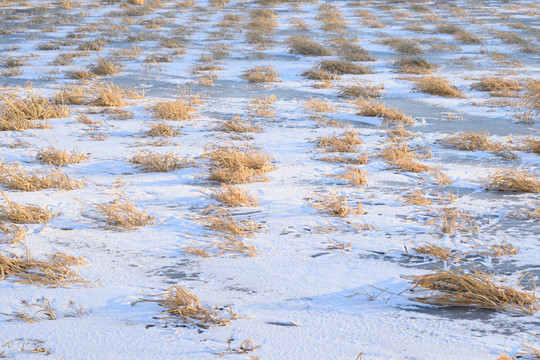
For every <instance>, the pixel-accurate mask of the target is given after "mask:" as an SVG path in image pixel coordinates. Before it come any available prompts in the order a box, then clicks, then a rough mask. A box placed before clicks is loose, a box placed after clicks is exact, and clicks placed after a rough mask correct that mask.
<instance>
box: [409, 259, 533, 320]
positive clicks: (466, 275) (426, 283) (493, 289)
mask: <svg viewBox="0 0 540 360" xmlns="http://www.w3.org/2000/svg"><path fill="white" fill-rule="evenodd" d="M407 278H409V279H412V284H413V285H414V287H413V290H414V289H416V288H418V287H419V288H421V290H416V291H426V290H435V291H437V292H438V294H430V295H429V296H425V297H414V298H412V300H414V301H418V302H422V303H426V304H431V305H440V306H467V307H476V308H483V309H494V310H503V311H511V312H518V313H524V314H528V315H532V314H534V313H535V312H536V311H538V309H539V306H538V298H537V297H536V295H535V294H534V293H529V292H525V291H523V290H521V289H520V288H519V284H518V288H516V287H514V286H510V285H508V282H507V281H504V280H499V279H497V278H495V277H494V276H493V275H492V274H489V273H485V272H483V271H481V270H478V269H467V268H464V269H456V270H438V271H434V272H431V273H429V274H426V275H414V276H407Z"/></svg>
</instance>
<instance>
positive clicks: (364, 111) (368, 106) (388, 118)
mask: <svg viewBox="0 0 540 360" xmlns="http://www.w3.org/2000/svg"><path fill="white" fill-rule="evenodd" d="M357 107H358V112H357V113H356V114H357V115H360V116H369V117H380V118H383V119H384V121H383V124H394V123H402V124H406V125H412V124H413V123H414V119H413V118H412V116H410V115H407V114H405V113H404V112H403V110H401V109H394V108H391V107H388V106H386V105H385V104H384V103H380V102H375V101H371V100H365V99H362V100H360V101H358V102H357Z"/></svg>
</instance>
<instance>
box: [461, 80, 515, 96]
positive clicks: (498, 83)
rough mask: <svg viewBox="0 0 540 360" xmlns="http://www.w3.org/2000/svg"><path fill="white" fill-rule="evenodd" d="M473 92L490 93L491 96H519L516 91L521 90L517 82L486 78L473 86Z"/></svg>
mask: <svg viewBox="0 0 540 360" xmlns="http://www.w3.org/2000/svg"><path fill="white" fill-rule="evenodd" d="M471 89H472V90H479V91H488V92H489V94H490V95H491V96H509V97H510V96H512V97H513V96H517V94H516V91H520V90H521V86H520V85H519V83H518V82H517V81H514V80H510V79H504V78H500V77H485V76H483V77H482V79H480V81H477V82H475V83H474V84H472V86H471Z"/></svg>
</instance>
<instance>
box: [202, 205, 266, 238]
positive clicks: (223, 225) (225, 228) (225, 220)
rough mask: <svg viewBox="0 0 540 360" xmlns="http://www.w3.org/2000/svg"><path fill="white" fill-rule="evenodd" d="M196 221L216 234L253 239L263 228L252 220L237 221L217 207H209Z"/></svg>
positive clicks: (227, 212)
mask: <svg viewBox="0 0 540 360" xmlns="http://www.w3.org/2000/svg"><path fill="white" fill-rule="evenodd" d="M196 221H198V222H200V223H202V224H203V225H204V227H205V228H207V229H209V230H212V231H214V232H216V233H221V234H225V235H233V236H241V237H253V236H255V235H256V234H257V233H258V232H259V231H261V230H262V229H263V228H264V225H263V224H261V223H258V222H256V221H255V220H253V219H248V220H242V219H239V220H237V219H236V218H235V217H234V216H233V215H232V214H231V213H230V212H229V211H228V210H226V209H224V208H221V207H217V206H210V207H209V208H208V209H206V210H205V215H203V216H201V217H200V218H198V219H196Z"/></svg>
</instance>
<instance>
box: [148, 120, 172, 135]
mask: <svg viewBox="0 0 540 360" xmlns="http://www.w3.org/2000/svg"><path fill="white" fill-rule="evenodd" d="M146 135H148V136H152V137H159V136H160V137H174V136H177V135H180V131H178V129H177V128H175V127H173V126H171V125H169V124H167V123H166V122H165V121H157V122H154V123H152V125H151V127H150V130H148V131H147V132H146Z"/></svg>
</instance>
